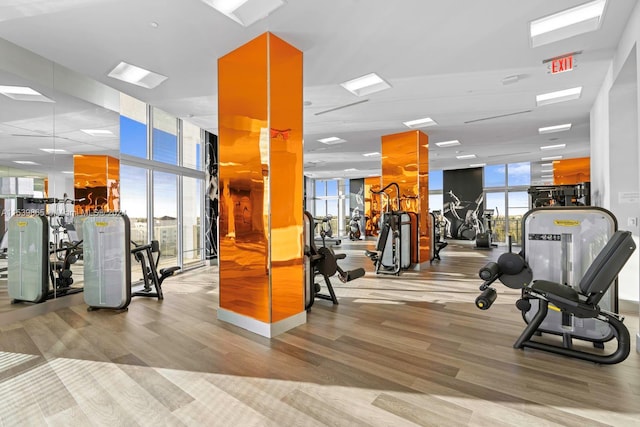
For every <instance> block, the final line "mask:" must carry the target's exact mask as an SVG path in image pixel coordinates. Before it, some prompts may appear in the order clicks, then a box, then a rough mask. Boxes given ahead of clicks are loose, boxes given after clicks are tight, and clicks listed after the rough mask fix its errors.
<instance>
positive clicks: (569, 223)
mask: <svg viewBox="0 0 640 427" xmlns="http://www.w3.org/2000/svg"><path fill="white" fill-rule="evenodd" d="M553 223H554V224H555V225H559V226H560V227H577V226H579V225H580V221H577V220H575V219H554V220H553Z"/></svg>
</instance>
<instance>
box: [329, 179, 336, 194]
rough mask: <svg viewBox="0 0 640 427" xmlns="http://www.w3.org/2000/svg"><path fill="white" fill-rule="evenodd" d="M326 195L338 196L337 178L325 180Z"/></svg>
mask: <svg viewBox="0 0 640 427" xmlns="http://www.w3.org/2000/svg"><path fill="white" fill-rule="evenodd" d="M327 196H328V197H338V181H337V180H331V181H327Z"/></svg>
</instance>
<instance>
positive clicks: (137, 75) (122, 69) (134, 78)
mask: <svg viewBox="0 0 640 427" xmlns="http://www.w3.org/2000/svg"><path fill="white" fill-rule="evenodd" d="M107 75H108V76H109V77H112V78H114V79H118V80H121V81H123V82H127V83H131V84H133V85H136V86H141V87H144V88H147V89H153V88H155V87H156V86H158V85H159V84H160V83H162V82H163V81H165V80H167V76H163V75H162V74H158V73H154V72H153V71H149V70H146V69H144V68H140V67H138V66H136V65H131V64H127V63H126V62H124V61H123V62H120V63H119V64H118V65H116V67H115V68H114V69H113V70H111V72H110V73H109V74H107Z"/></svg>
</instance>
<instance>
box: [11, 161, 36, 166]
mask: <svg viewBox="0 0 640 427" xmlns="http://www.w3.org/2000/svg"><path fill="white" fill-rule="evenodd" d="M13 163H17V164H19V165H39V164H40V163H36V162H32V161H31V160H14V161H13Z"/></svg>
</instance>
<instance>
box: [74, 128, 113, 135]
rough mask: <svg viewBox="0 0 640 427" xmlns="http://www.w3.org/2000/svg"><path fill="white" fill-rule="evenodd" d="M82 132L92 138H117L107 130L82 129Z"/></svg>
mask: <svg viewBox="0 0 640 427" xmlns="http://www.w3.org/2000/svg"><path fill="white" fill-rule="evenodd" d="M80 130H81V131H82V132H84V133H86V134H87V135H91V136H115V135H114V134H113V132H111V131H110V130H107V129H80Z"/></svg>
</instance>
